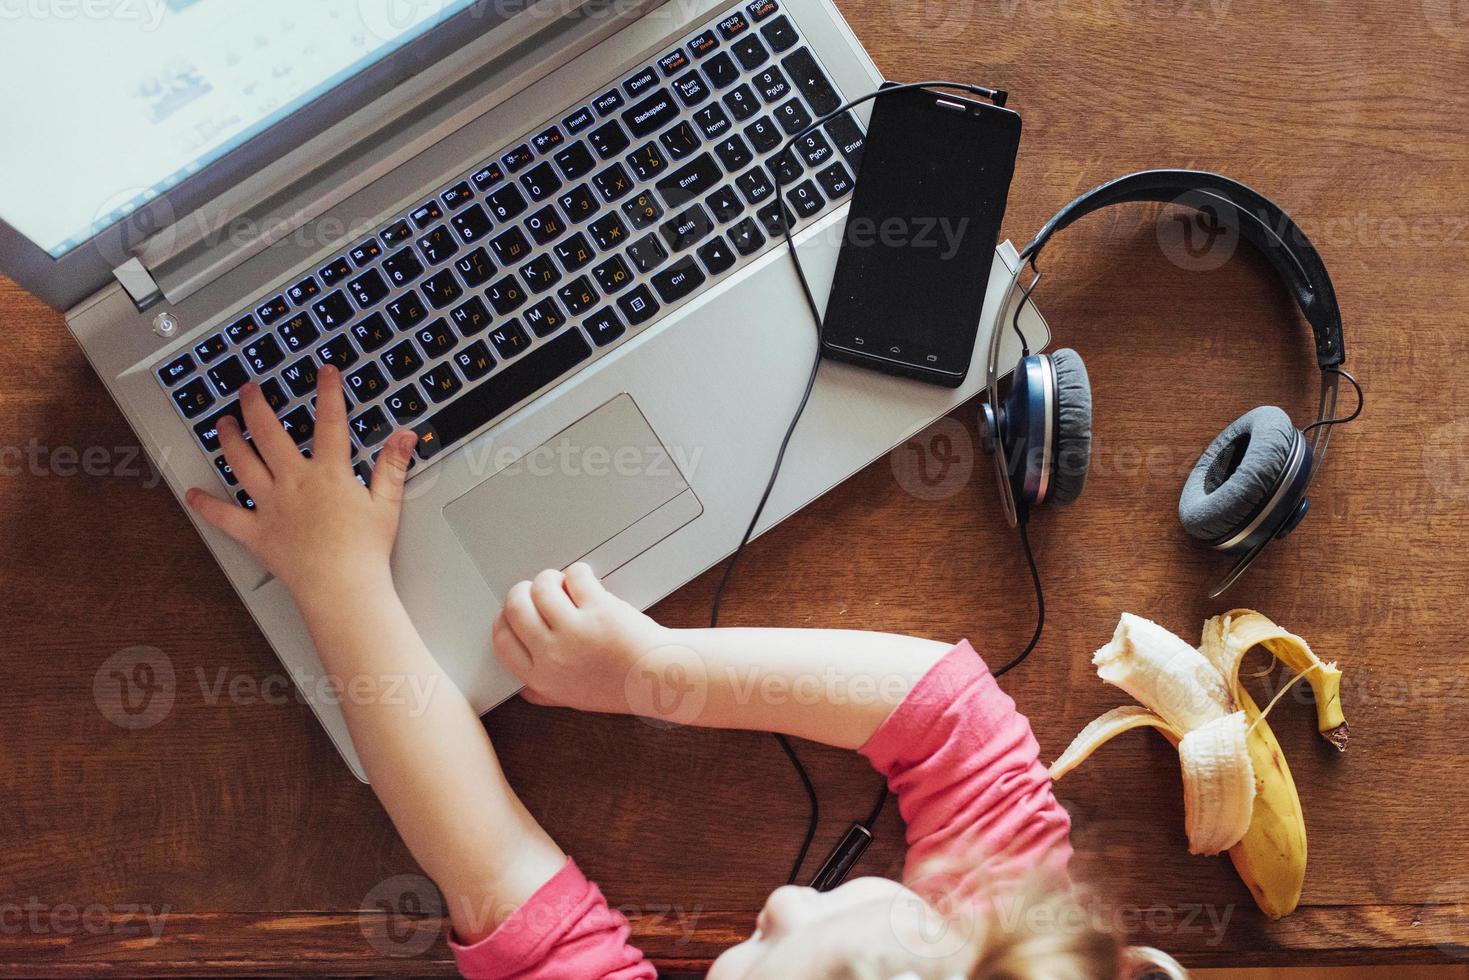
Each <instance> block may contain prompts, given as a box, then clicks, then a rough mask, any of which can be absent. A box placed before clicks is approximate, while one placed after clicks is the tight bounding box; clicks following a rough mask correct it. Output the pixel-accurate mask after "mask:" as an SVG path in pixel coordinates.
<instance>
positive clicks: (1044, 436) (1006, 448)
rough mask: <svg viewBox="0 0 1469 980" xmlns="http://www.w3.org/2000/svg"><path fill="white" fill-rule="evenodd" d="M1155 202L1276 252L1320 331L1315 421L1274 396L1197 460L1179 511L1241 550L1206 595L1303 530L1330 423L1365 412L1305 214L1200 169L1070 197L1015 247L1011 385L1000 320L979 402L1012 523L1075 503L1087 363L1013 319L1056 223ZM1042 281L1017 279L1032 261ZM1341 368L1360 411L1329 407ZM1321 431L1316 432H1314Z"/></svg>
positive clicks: (1085, 455) (1087, 454)
mask: <svg viewBox="0 0 1469 980" xmlns="http://www.w3.org/2000/svg"><path fill="white" fill-rule="evenodd" d="M1139 201H1155V202H1161V203H1171V204H1178V205H1182V206H1185V207H1189V208H1192V209H1193V210H1195V211H1197V212H1199V213H1200V214H1201V215H1202V216H1204V217H1205V218H1207V219H1209V220H1211V221H1212V222H1213V225H1212V228H1213V229H1214V230H1233V231H1235V232H1237V233H1238V235H1239V237H1240V238H1242V239H1244V240H1245V241H1248V242H1249V243H1250V244H1251V245H1253V246H1254V247H1255V248H1256V249H1257V250H1258V251H1259V252H1260V253H1261V254H1262V255H1263V256H1264V257H1265V259H1266V260H1267V261H1268V262H1269V263H1270V266H1271V267H1272V268H1273V269H1274V270H1275V272H1276V274H1277V275H1278V276H1279V277H1280V279H1281V280H1282V281H1283V282H1284V284H1285V286H1286V288H1287V290H1289V292H1290V294H1291V296H1292V297H1293V298H1294V299H1295V302H1296V305H1297V306H1298V307H1299V308H1300V311H1301V313H1302V315H1303V316H1304V317H1305V319H1306V322H1307V323H1308V324H1309V325H1310V327H1311V331H1312V333H1313V334H1314V336H1315V345H1316V364H1317V367H1319V368H1320V369H1321V397H1320V403H1319V406H1318V411H1317V418H1316V421H1315V422H1314V423H1312V424H1311V425H1308V426H1306V427H1305V428H1304V429H1297V428H1296V427H1295V425H1294V424H1293V423H1292V422H1291V420H1290V416H1288V415H1287V414H1286V413H1285V412H1284V411H1283V410H1281V409H1280V408H1277V407H1275V406H1272V405H1266V406H1261V407H1259V408H1255V409H1251V410H1250V411H1248V412H1246V413H1245V414H1244V415H1242V416H1240V417H1239V418H1238V419H1236V420H1235V421H1234V422H1232V423H1230V425H1229V426H1228V427H1227V428H1225V430H1224V431H1223V432H1221V433H1220V434H1219V436H1218V437H1217V438H1215V440H1214V441H1213V442H1212V443H1210V445H1209V447H1208V448H1207V449H1205V450H1204V452H1203V455H1201V456H1200V457H1199V460H1198V462H1197V463H1196V464H1195V466H1194V468H1193V471H1192V473H1190V475H1189V477H1188V480H1187V481H1186V482H1185V483H1184V487H1183V493H1182V495H1181V496H1180V498H1179V501H1178V517H1179V520H1180V521H1181V522H1182V524H1183V528H1184V530H1185V531H1187V532H1188V534H1189V536H1190V537H1192V538H1195V539H1197V540H1199V541H1202V542H1204V543H1205V544H1207V545H1208V546H1209V547H1211V548H1214V549H1215V550H1217V551H1222V552H1224V553H1226V554H1229V555H1232V556H1235V557H1237V559H1238V560H1237V562H1236V563H1235V565H1234V567H1233V568H1232V569H1231V570H1230V571H1229V573H1228V575H1226V576H1225V578H1224V579H1223V580H1222V581H1221V582H1220V583H1219V585H1218V586H1216V587H1215V588H1214V590H1213V591H1212V592H1210V593H1209V597H1210V598H1211V599H1212V598H1216V597H1217V596H1219V595H1221V594H1222V593H1223V592H1224V590H1226V589H1227V588H1229V587H1230V586H1231V585H1233V584H1234V582H1235V580H1236V579H1238V578H1239V577H1240V575H1242V574H1243V573H1244V571H1245V569H1247V568H1248V567H1249V566H1250V565H1251V564H1252V563H1253V562H1254V561H1255V559H1256V558H1258V557H1259V555H1260V553H1261V552H1262V551H1263V550H1264V548H1265V546H1266V545H1267V544H1269V543H1270V542H1271V541H1272V540H1275V539H1277V538H1283V537H1285V536H1286V535H1288V534H1290V533H1291V531H1293V530H1295V528H1296V526H1297V525H1299V524H1300V522H1301V520H1302V519H1303V518H1304V517H1305V516H1306V513H1307V511H1308V510H1309V509H1310V501H1309V500H1308V499H1307V498H1306V491H1307V490H1308V489H1309V487H1310V486H1311V483H1312V481H1313V480H1314V479H1315V477H1316V475H1317V474H1318V473H1319V472H1320V469H1321V464H1322V462H1323V460H1324V459H1325V457H1326V447H1327V442H1328V441H1329V439H1330V435H1331V428H1332V426H1334V425H1337V424H1340V423H1342V422H1347V421H1350V420H1351V419H1354V418H1356V417H1357V415H1359V414H1360V413H1361V410H1362V402H1361V398H1362V389H1361V386H1360V385H1358V384H1357V381H1356V379H1355V378H1353V377H1352V376H1351V375H1350V374H1348V373H1347V372H1346V371H1343V370H1342V368H1341V365H1342V363H1343V362H1344V361H1345V360H1346V348H1345V342H1344V340H1343V336H1342V319H1341V308H1340V307H1339V306H1338V305H1337V301H1336V291H1335V290H1334V289H1333V287H1332V284H1331V277H1330V276H1329V275H1328V274H1327V272H1326V265H1325V263H1323V262H1322V260H1321V256H1320V254H1319V253H1318V252H1317V251H1316V248H1315V246H1313V245H1312V244H1311V242H1310V240H1309V239H1308V238H1307V237H1306V234H1305V232H1303V231H1302V230H1301V228H1300V226H1299V225H1297V224H1296V223H1295V222H1294V221H1293V220H1291V217H1290V216H1289V215H1288V214H1286V213H1285V211H1284V210H1283V209H1282V208H1281V207H1280V206H1279V205H1277V204H1275V203H1274V202H1272V201H1271V200H1270V199H1269V198H1267V197H1265V196H1264V195H1263V194H1261V193H1259V192H1258V191H1256V190H1253V189H1252V188H1250V187H1247V186H1246V185H1244V184H1242V183H1240V182H1238V181H1236V180H1231V179H1229V178H1228V177H1223V176H1220V175H1219V174H1214V173H1207V172H1205V171H1199V170H1144V171H1140V172H1138V173H1132V174H1128V175H1127V176H1125V177H1118V178H1117V179H1115V180H1110V181H1107V182H1106V183H1104V184H1101V185H1099V186H1097V187H1094V188H1092V189H1091V190H1089V191H1087V192H1086V193H1085V194H1082V195H1081V196H1080V197H1078V198H1077V199H1076V200H1074V201H1072V202H1071V203H1070V204H1068V205H1066V206H1065V207H1064V208H1062V209H1061V210H1060V211H1059V212H1057V213H1056V215H1055V216H1054V217H1052V218H1051V219H1050V220H1049V221H1047V222H1046V223H1045V225H1044V226H1042V228H1041V230H1040V231H1039V232H1038V233H1037V234H1036V236H1035V238H1034V239H1032V240H1031V242H1030V243H1029V244H1028V245H1026V246H1025V248H1024V249H1023V250H1021V252H1020V253H1019V257H1020V263H1018V264H1017V267H1016V272H1015V275H1014V276H1013V277H1012V278H1011V281H1010V288H1009V290H1008V292H1007V294H1006V297H1005V302H1004V303H1003V304H1002V305H1001V307H1000V309H1001V310H1008V309H1010V306H1011V303H1012V302H1013V301H1014V298H1015V294H1016V293H1017V291H1018V292H1021V293H1022V295H1021V298H1020V301H1019V303H1018V304H1017V305H1016V306H1015V316H1014V319H1013V321H1012V325H1013V326H1014V329H1015V331H1016V333H1017V334H1018V335H1020V339H1021V344H1022V350H1023V353H1022V356H1021V359H1020V363H1019V364H1018V365H1017V366H1016V367H1015V372H1014V376H1013V379H1012V380H1011V383H1010V386H1009V391H1008V393H1006V394H1004V395H1003V396H1002V395H1001V394H1000V384H999V380H1000V372H999V363H998V361H999V350H1000V341H1001V338H1002V337H1003V335H1004V330H1003V329H1002V328H999V327H997V328H996V329H995V330H993V331H992V332H991V337H990V345H989V356H988V358H987V362H986V363H987V368H986V383H987V385H988V388H987V395H986V400H985V404H984V406H983V409H982V418H981V429H982V436H983V439H984V446H985V449H986V450H987V451H989V452H990V453H991V454H992V455H993V457H994V461H995V472H996V476H997V477H998V481H999V486H1000V498H1001V503H1002V505H1003V507H1004V510H1005V516H1006V519H1007V520H1008V521H1009V523H1010V526H1011V527H1015V526H1017V524H1021V523H1023V522H1024V521H1026V520H1027V519H1028V517H1029V515H1030V512H1031V511H1032V510H1033V509H1034V508H1035V507H1036V506H1038V505H1040V504H1043V503H1046V502H1054V503H1057V504H1069V503H1071V502H1073V501H1075V500H1076V499H1077V498H1078V497H1079V496H1080V495H1081V491H1082V488H1083V486H1084V485H1085V483H1086V475H1087V468H1088V465H1089V463H1090V459H1091V435H1092V432H1091V423H1092V395H1091V384H1090V381H1089V379H1088V377H1087V371H1086V365H1085V364H1084V363H1083V362H1082V359H1081V355H1079V354H1077V353H1076V351H1074V350H1071V349H1070V348H1061V349H1059V350H1056V351H1055V352H1053V353H1050V354H1032V353H1030V351H1029V350H1028V349H1027V348H1025V347H1024V346H1023V345H1024V344H1025V338H1024V335H1023V334H1020V329H1019V325H1018V323H1019V316H1020V311H1021V309H1023V307H1024V305H1025V303H1026V302H1028V301H1029V300H1030V296H1031V293H1032V291H1033V290H1034V289H1035V286H1036V284H1037V283H1038V282H1039V280H1040V270H1039V267H1038V266H1037V265H1036V259H1037V257H1038V256H1039V255H1040V252H1041V250H1042V249H1043V248H1044V247H1045V246H1046V244H1047V243H1048V242H1049V241H1050V240H1051V239H1052V238H1053V237H1054V236H1055V234H1056V233H1057V232H1058V231H1061V230H1062V229H1063V228H1066V227H1067V226H1069V225H1071V224H1073V223H1074V222H1076V221H1077V220H1079V219H1080V218H1082V217H1085V216H1086V215H1089V214H1092V213H1094V212H1096V211H1100V210H1102V209H1103V208H1107V207H1111V206H1113V205H1117V204H1128V203H1133V202H1139ZM1026 264H1029V265H1030V267H1031V269H1032V270H1033V272H1034V273H1035V275H1034V278H1033V279H1032V280H1031V282H1030V284H1029V285H1028V286H1026V287H1024V288H1023V289H1022V288H1021V287H1020V286H1019V282H1020V277H1021V272H1022V270H1023V267H1024V265H1026ZM1342 378H1346V379H1347V380H1348V381H1349V382H1350V383H1351V384H1352V386H1353V387H1354V388H1355V389H1356V392H1357V397H1358V403H1357V408H1356V411H1354V412H1353V413H1352V415H1351V416H1349V417H1347V418H1337V417H1335V412H1336V403H1337V389H1338V386H1339V383H1340V380H1341V379H1342ZM1308 434H1313V435H1308Z"/></svg>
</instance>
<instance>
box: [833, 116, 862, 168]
mask: <svg viewBox="0 0 1469 980" xmlns="http://www.w3.org/2000/svg"><path fill="white" fill-rule="evenodd" d="M826 132H827V134H828V135H829V136H831V139H832V142H833V143H835V144H836V146H837V149H838V150H841V151H842V156H844V157H846V158H847V163H849V164H851V165H852V169H853V170H854V171H857V170H861V169H862V147H863V146H864V145H866V142H867V141H866V139H865V138H864V137H863V136H862V130H861V128H860V127H859V126H858V125H857V122H856V120H854V119H853V118H852V114H851V113H850V112H844V113H842V114H841V115H840V116H837V117H836V118H835V119H833V120H832V121H831V122H829V123H827V124H826Z"/></svg>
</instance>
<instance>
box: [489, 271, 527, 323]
mask: <svg viewBox="0 0 1469 980" xmlns="http://www.w3.org/2000/svg"><path fill="white" fill-rule="evenodd" d="M485 298H486V299H488V300H489V301H490V306H492V307H494V309H495V312H496V313H498V314H500V315H501V316H509V315H510V314H511V313H512V312H513V311H515V310H517V309H519V308H520V306H521V304H523V303H524V302H525V290H524V289H523V288H522V287H521V285H520V283H518V282H516V281H515V277H514V276H506V277H505V278H504V279H501V280H500V281H499V282H497V283H495V284H494V285H493V286H491V287H490V288H489V289H488V290H487V291H486V292H485Z"/></svg>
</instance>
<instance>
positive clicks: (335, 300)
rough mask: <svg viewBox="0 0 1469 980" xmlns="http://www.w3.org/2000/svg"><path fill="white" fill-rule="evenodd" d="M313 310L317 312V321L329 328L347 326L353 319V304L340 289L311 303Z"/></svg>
mask: <svg viewBox="0 0 1469 980" xmlns="http://www.w3.org/2000/svg"><path fill="white" fill-rule="evenodd" d="M311 311H312V312H313V313H315V314H316V322H317V323H319V324H321V325H322V327H323V328H324V329H327V330H335V329H336V328H337V327H341V326H345V325H346V323H347V321H348V320H350V319H352V304H351V303H350V302H348V300H347V297H346V294H344V293H343V292H342V291H341V290H340V289H339V290H337V291H336V292H334V293H329V294H328V295H327V296H326V297H324V298H322V299H319V300H317V301H316V302H315V303H313V304H311Z"/></svg>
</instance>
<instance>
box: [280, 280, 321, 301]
mask: <svg viewBox="0 0 1469 980" xmlns="http://www.w3.org/2000/svg"><path fill="white" fill-rule="evenodd" d="M320 295H321V284H320V283H318V282H317V281H316V279H315V278H314V277H312V276H307V277H306V278H305V279H302V280H301V281H300V282H298V283H296V285H294V286H292V287H291V288H290V289H288V290H286V296H287V297H288V298H289V299H290V301H291V302H292V303H295V304H296V305H297V306H300V305H301V304H302V303H305V302H306V301H307V300H311V299H315V298H316V297H317V296H320Z"/></svg>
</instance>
